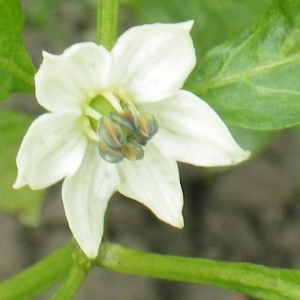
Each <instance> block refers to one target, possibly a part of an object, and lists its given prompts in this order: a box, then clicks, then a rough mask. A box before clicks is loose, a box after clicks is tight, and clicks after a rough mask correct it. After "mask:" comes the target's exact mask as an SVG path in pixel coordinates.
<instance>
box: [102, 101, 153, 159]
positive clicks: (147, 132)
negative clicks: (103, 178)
mask: <svg viewBox="0 0 300 300" xmlns="http://www.w3.org/2000/svg"><path fill="white" fill-rule="evenodd" d="M157 131H158V123H157V122H156V120H155V118H154V117H153V116H152V115H150V114H141V115H138V113H137V111H136V109H135V107H134V106H133V105H132V104H129V103H125V104H123V105H122V110H121V111H118V112H117V111H112V112H110V116H109V117H107V116H103V117H102V118H101V119H100V120H99V122H98V126H97V133H98V136H99V138H100V141H99V143H98V150H99V153H100V156H101V157H102V158H103V159H105V160H106V161H108V162H111V163H117V162H120V161H122V160H123V158H127V159H128V160H131V161H135V160H138V159H142V158H143V157H144V149H143V147H142V146H145V145H146V144H147V142H148V141H149V140H150V139H151V138H152V137H153V136H154V135H155V133H156V132H157Z"/></svg>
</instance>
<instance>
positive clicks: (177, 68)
mask: <svg viewBox="0 0 300 300" xmlns="http://www.w3.org/2000/svg"><path fill="white" fill-rule="evenodd" d="M192 25H193V22H192V21H189V22H184V23H179V24H153V25H143V26H137V27H134V28H131V29H129V30H128V31H127V32H125V33H124V34H123V35H122V36H121V37H120V38H119V39H118V41H117V43H116V44H115V46H114V48H113V49H112V51H111V52H110V53H109V52H108V51H107V50H106V49H105V48H104V47H103V46H99V45H96V44H94V43H92V42H88V43H80V44H75V45H73V46H71V47H70V48H68V49H66V50H65V51H64V53H63V54H61V55H52V54H49V53H46V52H44V53H43V56H44V61H43V63H42V65H41V67H40V69H39V71H38V72H37V74H36V76H35V83H36V96H37V100H38V102H39V103H40V105H42V106H43V107H44V108H46V109H47V110H48V111H49V113H46V114H44V115H42V116H40V117H39V118H37V119H36V120H35V121H34V122H33V123H32V125H31V126H30V128H29V129H28V132H27V133H26V135H25V137H24V140H23V142H22V145H21V147H20V150H19V153H18V156H17V166H18V177H17V180H16V182H15V184H14V188H20V187H22V186H25V185H28V186H30V187H31V188H32V189H43V188H46V187H48V186H50V185H52V184H54V183H56V182H58V181H59V180H61V179H64V182H63V187H62V199H63V203H64V208H65V212H66V216H67V219H68V222H69V226H70V228H71V231H72V232H73V234H74V237H75V239H76V240H77V242H78V243H79V245H80V247H81V248H82V250H83V251H84V252H85V253H86V255H87V256H88V257H90V258H94V257H96V256H97V253H98V248H99V245H100V243H101V239H102V234H103V226H104V225H103V222H104V214H105V211H106V207H107V203H108V201H109V199H110V197H111V195H112V194H113V193H114V192H115V191H119V192H120V193H121V194H123V195H125V196H127V197H129V198H132V199H134V200H136V201H139V202H140V203H142V204H144V205H146V206H147V207H148V208H149V209H150V210H151V211H152V212H153V213H154V214H155V215H156V216H157V217H158V218H159V219H161V220H162V221H164V222H166V223H169V224H171V225H173V226H175V227H179V228H181V227H182V226H183V218H182V206H183V196H182V191H181V186H180V181H179V174H178V168H177V164H176V161H182V162H186V163H189V164H193V165H197V166H223V165H232V164H236V163H238V162H241V161H243V160H245V159H246V158H247V157H248V156H249V153H248V152H246V151H243V150H242V149H241V148H240V147H239V146H238V145H237V144H236V142H235V141H234V140H233V138H232V136H231V135H230V133H229V131H228V129H227V127H226V126H225V124H224V123H223V122H222V121H221V119H220V118H219V117H218V116H217V114H216V113H215V112H214V111H213V110H212V109H211V108H210V107H209V106H208V105H207V104H206V103H205V102H204V101H202V100H201V99H199V98H198V97H197V96H195V95H194V94H192V93H190V92H188V91H184V90H180V88H181V87H182V85H183V83H184V81H185V80H186V78H187V76H188V75H189V74H190V72H191V70H192V69H193V68H194V66H195V61H196V58H195V51H194V47H193V43H192V40H191V37H190V35H189V31H190V29H191V27H192ZM103 116H105V117H103ZM126 122H127V123H126ZM130 126H133V128H132V129H131V127H130ZM158 128H159V129H158ZM157 129H158V131H157ZM156 131H157V132H156Z"/></svg>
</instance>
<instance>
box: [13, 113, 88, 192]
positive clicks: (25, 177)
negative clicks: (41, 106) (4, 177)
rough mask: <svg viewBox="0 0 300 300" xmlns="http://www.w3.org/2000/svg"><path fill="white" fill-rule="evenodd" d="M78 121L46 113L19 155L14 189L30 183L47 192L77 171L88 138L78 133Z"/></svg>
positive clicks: (35, 126)
mask: <svg viewBox="0 0 300 300" xmlns="http://www.w3.org/2000/svg"><path fill="white" fill-rule="evenodd" d="M77 127H78V118H74V117H72V116H69V115H54V114H51V113H49V114H44V115H42V116H40V117H39V118H37V119H36V120H35V121H34V122H33V123H32V124H31V126H30V127H29V129H28V131H27V133H26V135H25V137H24V139H23V142H22V145H21V147H20V150H19V153H18V155H17V167H18V177H17V180H16V182H15V184H14V188H20V187H22V186H24V185H26V184H28V185H29V186H30V187H31V188H32V189H43V188H45V187H48V186H50V185H52V184H54V183H56V182H57V181H59V180H61V179H62V178H64V177H65V176H67V175H71V174H73V173H74V172H76V171H77V169H78V168H79V166H80V163H81V160H82V157H83V155H84V152H85V149H86V145H87V138H86V137H85V136H84V135H83V134H82V133H81V132H80V131H79V130H78V128H77Z"/></svg>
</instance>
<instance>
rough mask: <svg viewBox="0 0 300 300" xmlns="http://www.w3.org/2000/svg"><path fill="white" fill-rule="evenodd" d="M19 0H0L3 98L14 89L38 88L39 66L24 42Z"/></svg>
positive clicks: (0, 91)
mask: <svg viewBox="0 0 300 300" xmlns="http://www.w3.org/2000/svg"><path fill="white" fill-rule="evenodd" d="M23 25H24V19H23V13H22V10H21V6H20V3H19V1H18V0H0V102H1V101H3V100H5V99H6V98H7V97H8V96H9V94H10V93H12V92H27V93H33V92H34V83H33V75H34V73H35V68H34V66H33V64H32V62H31V60H30V58H29V56H28V54H27V52H26V50H25V48H24V46H23V43H22V29H23Z"/></svg>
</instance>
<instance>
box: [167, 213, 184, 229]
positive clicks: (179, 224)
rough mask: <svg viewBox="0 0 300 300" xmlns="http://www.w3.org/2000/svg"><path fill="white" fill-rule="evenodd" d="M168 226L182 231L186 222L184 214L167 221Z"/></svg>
mask: <svg viewBox="0 0 300 300" xmlns="http://www.w3.org/2000/svg"><path fill="white" fill-rule="evenodd" d="M166 222H167V223H168V224H170V225H171V226H173V227H176V228H178V229H182V228H183V227H184V220H183V216H182V214H180V215H177V216H174V217H173V218H170V219H169V220H167V221H166Z"/></svg>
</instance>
